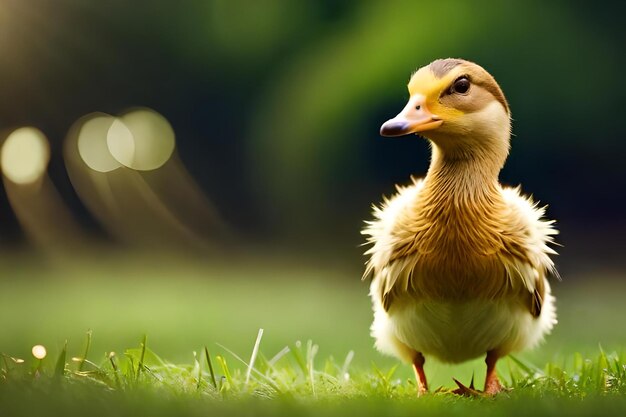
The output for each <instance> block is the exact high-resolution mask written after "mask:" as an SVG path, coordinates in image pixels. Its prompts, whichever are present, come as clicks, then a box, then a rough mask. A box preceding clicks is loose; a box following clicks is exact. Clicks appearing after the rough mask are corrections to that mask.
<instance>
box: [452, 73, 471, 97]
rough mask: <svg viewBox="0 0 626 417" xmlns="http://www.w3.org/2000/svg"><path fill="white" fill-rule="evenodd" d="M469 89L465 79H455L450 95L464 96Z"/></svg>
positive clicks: (467, 81) (468, 82)
mask: <svg viewBox="0 0 626 417" xmlns="http://www.w3.org/2000/svg"><path fill="white" fill-rule="evenodd" d="M469 88H470V81H469V80H468V79H467V77H461V78H459V79H457V80H456V81H455V82H454V84H452V87H451V88H450V92H451V93H458V94H465V93H467V92H468V90H469Z"/></svg>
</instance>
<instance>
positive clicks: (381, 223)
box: [362, 58, 557, 395]
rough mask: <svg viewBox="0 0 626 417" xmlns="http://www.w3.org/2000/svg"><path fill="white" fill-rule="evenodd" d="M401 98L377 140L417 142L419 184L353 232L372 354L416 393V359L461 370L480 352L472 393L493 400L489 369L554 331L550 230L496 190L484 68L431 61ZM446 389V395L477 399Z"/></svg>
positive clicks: (494, 106)
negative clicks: (360, 256) (405, 371)
mask: <svg viewBox="0 0 626 417" xmlns="http://www.w3.org/2000/svg"><path fill="white" fill-rule="evenodd" d="M408 89H409V94H410V98H409V101H408V103H407V104H406V106H405V107H404V109H402V111H401V112H400V113H399V114H398V115H397V116H396V117H394V118H393V119H390V120H388V121H387V122H385V123H384V124H383V125H382V127H381V129H380V133H381V135H383V136H402V135H408V134H411V133H415V134H419V135H420V136H423V137H425V138H426V139H428V140H429V142H430V145H431V151H432V156H431V161H430V167H429V169H428V172H427V174H426V176H425V178H423V179H412V183H411V184H410V185H408V186H398V187H397V193H396V194H395V195H394V196H393V197H391V198H389V199H385V200H384V201H383V203H382V204H381V206H380V207H376V206H375V207H374V220H373V221H369V222H366V226H365V228H364V230H363V232H362V233H363V234H364V235H366V236H367V243H369V244H371V247H370V248H369V249H368V250H367V252H366V253H365V254H366V256H368V257H369V258H368V260H367V262H366V268H365V274H364V278H365V277H368V276H371V277H372V280H371V285H370V296H371V298H372V303H373V310H374V321H373V324H372V326H371V334H372V336H373V337H374V338H375V340H376V342H375V346H376V348H377V349H378V350H380V351H381V352H383V353H386V354H390V355H393V356H396V357H397V358H399V359H401V360H402V361H405V362H407V363H410V364H412V365H413V368H414V370H415V375H416V380H417V386H418V394H423V393H425V392H427V391H428V383H427V379H426V375H425V373H424V362H425V357H432V358H436V359H438V360H440V361H442V362H446V363H460V362H463V361H467V360H470V359H474V358H476V357H479V356H481V355H484V354H486V359H485V362H486V365H487V373H486V378H485V387H484V391H483V392H482V394H484V395H494V394H496V393H498V392H500V391H501V390H503V386H502V384H501V383H500V381H499V379H498V376H497V373H496V362H497V361H498V359H499V358H502V357H504V356H506V355H507V354H509V353H511V352H514V351H519V350H522V349H527V348H531V347H534V346H535V345H537V344H538V343H539V342H540V341H541V340H542V339H543V338H544V336H545V335H546V334H548V333H549V332H550V331H551V330H552V328H553V326H554V325H555V324H556V309H555V305H554V303H555V299H554V297H553V296H552V295H551V291H550V284H549V282H548V279H547V277H548V276H549V275H550V274H555V275H556V270H555V267H554V263H553V261H552V260H551V258H550V255H555V254H556V252H555V251H554V250H553V249H552V248H551V247H550V246H551V244H553V243H554V235H556V234H557V231H556V230H555V228H554V227H553V223H554V222H553V221H549V220H546V219H544V211H545V209H544V208H539V207H538V206H537V204H536V203H534V202H533V201H532V200H531V198H528V197H525V196H523V195H522V194H521V192H520V188H519V187H518V188H508V187H504V186H502V185H501V184H500V183H499V181H498V174H499V172H500V170H501V169H502V166H503V165H504V162H505V160H506V158H507V156H508V152H509V142H510V135H511V115H510V110H509V104H508V102H507V100H506V99H505V97H504V94H503V93H502V90H501V88H500V86H499V85H498V83H497V82H496V81H495V79H494V78H493V77H492V76H491V75H490V74H489V73H488V72H487V71H486V70H485V69H483V68H482V67H480V66H479V65H477V64H475V63H473V62H470V61H466V60H462V59H451V58H448V59H439V60H436V61H434V62H432V63H431V64H429V65H427V66H425V67H422V68H420V69H419V70H418V71H417V72H415V73H414V74H413V76H412V77H411V79H410V81H409V84H408ZM455 381H456V382H457V384H458V385H459V389H458V390H456V391H455V392H457V393H460V394H467V393H475V394H476V393H478V391H476V390H474V389H473V387H471V388H470V387H465V386H464V385H463V384H461V383H459V382H458V381H457V380H455Z"/></svg>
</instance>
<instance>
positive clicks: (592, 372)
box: [0, 333, 626, 415]
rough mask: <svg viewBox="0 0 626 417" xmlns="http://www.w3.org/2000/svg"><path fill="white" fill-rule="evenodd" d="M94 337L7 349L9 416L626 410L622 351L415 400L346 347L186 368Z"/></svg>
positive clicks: (299, 347) (411, 390) (409, 389)
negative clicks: (342, 352) (72, 346)
mask: <svg viewBox="0 0 626 417" xmlns="http://www.w3.org/2000/svg"><path fill="white" fill-rule="evenodd" d="M90 342H91V334H90V333H88V334H87V337H86V340H85V350H84V351H83V356H78V357H72V355H71V352H68V351H67V350H66V349H65V348H63V349H62V350H61V352H60V354H59V356H58V358H44V359H43V360H38V359H35V358H33V357H31V358H30V359H27V360H26V361H24V362H21V361H20V360H18V359H17V358H11V357H8V356H4V357H3V367H2V371H1V377H0V406H1V407H2V408H1V409H3V410H4V411H6V412H7V415H27V414H28V415H33V414H35V413H39V412H42V411H46V413H47V414H49V412H50V409H55V410H59V412H60V414H65V415H67V414H68V413H73V412H79V411H80V409H81V408H82V407H87V408H88V409H89V410H94V408H97V409H96V410H94V411H95V412H94V413H92V412H91V411H90V414H95V415H113V414H120V413H122V414H126V413H129V414H132V413H133V412H134V410H136V411H140V412H141V413H144V414H151V415H166V414H167V412H168V410H169V411H173V410H175V414H177V415H195V414H199V413H201V412H202V409H205V410H207V411H209V410H213V411H214V410H216V409H218V410H220V413H221V414H222V415H240V414H241V413H242V412H245V413H246V414H254V415H256V414H259V415H265V414H266V415H272V414H277V413H278V414H285V415H290V413H291V412H294V411H296V410H299V411H298V412H299V413H301V412H307V413H316V414H317V413H324V414H329V415H333V414H337V415H339V414H340V413H341V411H342V410H343V409H344V407H346V406H349V407H351V409H361V411H360V414H362V415H377V413H380V412H386V410H387V409H388V408H390V409H393V410H394V411H395V412H398V413H399V414H407V415H408V414H409V413H410V412H412V411H415V410H421V412H424V411H428V412H429V413H430V414H442V415H443V414H445V415H455V414H463V413H467V412H470V411H471V410H473V409H480V411H481V413H486V414H490V415H499V414H503V415H511V414H520V415H524V413H525V412H528V411H529V408H530V409H536V411H537V412H539V413H550V412H551V410H552V411H556V410H557V409H560V410H561V411H565V410H567V412H568V413H573V414H575V415H584V413H585V412H589V411H590V410H592V409H593V407H597V406H599V404H602V405H601V406H602V407H607V406H608V407H610V408H614V409H615V411H620V410H621V411H622V412H623V411H624V410H626V401H625V400H626V396H625V395H626V361H625V356H624V355H618V354H617V353H611V354H606V353H605V352H603V351H600V352H599V353H598V354H597V355H596V356H595V357H594V358H591V359H589V358H583V357H582V356H581V355H574V356H572V357H569V358H562V359H563V361H562V363H560V364H559V363H554V362H549V363H548V364H546V365H544V366H543V367H542V368H537V367H535V366H534V365H531V364H528V363H524V362H523V361H521V360H519V359H516V358H511V357H510V358H507V359H505V362H506V368H507V371H505V372H502V375H501V376H502V378H503V379H504V381H506V384H507V386H508V387H509V388H510V391H509V392H507V393H504V394H501V395H500V396H498V397H497V398H493V399H483V398H478V399H477V398H472V399H466V398H460V397H458V396H456V395H454V394H451V393H449V392H448V391H447V390H441V391H439V392H437V391H435V392H433V393H431V394H429V395H428V396H426V397H422V398H419V399H417V398H416V396H415V382H414V380H412V379H406V380H403V379H401V378H398V377H397V376H396V375H395V367H393V368H391V369H380V368H378V367H376V366H375V365H372V368H371V369H369V370H357V369H353V368H352V366H351V357H352V354H349V355H348V356H347V357H346V358H345V359H343V360H341V361H337V360H334V359H333V358H326V359H322V358H318V357H317V351H318V347H317V346H316V345H315V344H313V343H312V342H310V341H309V342H307V343H298V342H297V343H294V344H293V345H291V346H288V347H285V348H284V349H282V350H281V351H280V352H277V353H276V354H275V355H273V356H265V355H264V354H263V353H261V352H260V351H259V346H260V343H255V345H254V347H253V348H252V350H251V354H250V357H251V358H252V360H253V361H254V362H251V361H250V360H248V358H247V357H246V358H242V357H240V356H239V355H237V354H236V353H234V352H230V351H229V350H228V349H224V350H225V351H226V353H220V354H216V355H211V354H210V353H209V351H208V349H203V350H202V351H200V352H197V353H196V352H194V355H193V356H194V360H193V362H191V363H189V364H184V365H182V364H173V363H170V362H167V361H165V360H163V359H162V358H160V357H159V356H158V355H157V354H155V353H154V352H153V351H151V350H150V349H149V348H148V345H147V339H146V338H145V337H144V338H143V339H142V341H141V343H140V344H139V346H138V347H136V348H131V349H127V350H126V351H125V352H124V354H123V355H119V354H109V355H106V357H101V358H97V359H96V358H88V357H86V356H88V355H89V353H90V352H89V351H88V347H89V346H90ZM257 342H261V339H260V338H258V339H257ZM70 358H71V359H70ZM142 401H145V402H142ZM155 404H157V405H158V406H157V407H155ZM607 404H608V405H607ZM517 407H521V408H522V409H521V410H516V408H517ZM562 407H565V408H564V409H563V408H562ZM517 411H519V413H517Z"/></svg>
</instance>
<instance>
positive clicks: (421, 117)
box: [380, 94, 443, 137]
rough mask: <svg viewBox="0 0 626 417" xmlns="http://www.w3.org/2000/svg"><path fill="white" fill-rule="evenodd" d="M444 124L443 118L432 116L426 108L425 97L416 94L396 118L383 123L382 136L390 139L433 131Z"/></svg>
mask: <svg viewBox="0 0 626 417" xmlns="http://www.w3.org/2000/svg"><path fill="white" fill-rule="evenodd" d="M442 123H443V121H442V120H441V118H440V117H438V116H436V115H434V114H432V113H431V112H430V111H429V110H428V108H427V107H426V99H425V97H424V96H422V95H420V94H415V95H414V96H411V98H410V99H409V102H408V103H407V104H406V106H404V109H402V111H401V112H400V113H399V114H398V115H397V116H396V117H394V118H393V119H389V120H387V121H386V122H385V123H383V125H382V126H381V127H380V134H381V135H383V136H389V137H393V136H403V135H408V134H409V133H419V132H425V131H427V130H433V129H436V128H438V127H439V126H441V124H442Z"/></svg>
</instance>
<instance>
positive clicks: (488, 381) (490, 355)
mask: <svg viewBox="0 0 626 417" xmlns="http://www.w3.org/2000/svg"><path fill="white" fill-rule="evenodd" d="M498 359H500V356H499V355H498V354H497V353H496V351H495V350H490V351H489V352H487V358H486V359H485V363H486V364H487V376H486V377H485V390H484V393H485V394H487V395H495V394H497V393H499V392H501V391H502V390H503V387H502V384H501V383H500V380H499V379H498V374H497V373H496V362H497V361H498Z"/></svg>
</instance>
